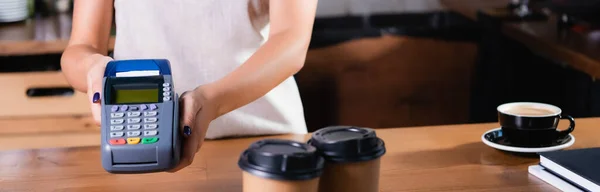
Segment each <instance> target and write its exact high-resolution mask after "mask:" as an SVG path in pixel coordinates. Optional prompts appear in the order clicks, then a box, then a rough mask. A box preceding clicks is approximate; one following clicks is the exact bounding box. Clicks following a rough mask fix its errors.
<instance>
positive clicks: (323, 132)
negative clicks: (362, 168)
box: [308, 126, 385, 162]
mask: <svg viewBox="0 0 600 192" xmlns="http://www.w3.org/2000/svg"><path fill="white" fill-rule="evenodd" d="M308 144H310V145H312V146H315V147H316V148H317V151H318V152H319V153H321V155H322V156H323V157H324V158H325V160H326V161H329V162H358V161H368V160H373V159H377V158H379V157H381V156H383V154H385V144H384V142H383V140H381V139H380V138H378V137H377V135H376V134H375V131H374V130H373V129H369V128H363V127H354V126H331V127H325V128H322V129H319V130H317V131H316V132H314V133H313V135H312V138H311V139H310V140H309V141H308Z"/></svg>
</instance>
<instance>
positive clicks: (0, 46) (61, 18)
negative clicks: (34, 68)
mask: <svg viewBox="0 0 600 192" xmlns="http://www.w3.org/2000/svg"><path fill="white" fill-rule="evenodd" d="M71 22H72V19H71V15H68V14H60V15H54V16H50V17H34V18H30V19H28V20H26V21H23V22H17V23H9V24H0V56H18V55H36V54H61V53H62V52H63V51H64V49H65V48H66V47H67V43H68V41H69V37H70V36H71ZM113 47H114V38H111V39H110V46H109V48H110V49H111V50H112V48H113Z"/></svg>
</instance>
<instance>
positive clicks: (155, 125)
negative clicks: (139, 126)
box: [144, 124, 158, 129]
mask: <svg viewBox="0 0 600 192" xmlns="http://www.w3.org/2000/svg"><path fill="white" fill-rule="evenodd" d="M156 128H158V125H157V124H145V125H144V129H156Z"/></svg>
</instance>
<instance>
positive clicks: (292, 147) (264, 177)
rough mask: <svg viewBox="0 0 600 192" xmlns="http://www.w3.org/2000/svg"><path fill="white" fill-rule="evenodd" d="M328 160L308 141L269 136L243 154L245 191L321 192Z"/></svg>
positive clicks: (241, 159) (242, 164) (241, 158)
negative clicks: (320, 185) (320, 182)
mask: <svg viewBox="0 0 600 192" xmlns="http://www.w3.org/2000/svg"><path fill="white" fill-rule="evenodd" d="M323 164H324V160H323V157H321V156H320V155H319V154H317V152H316V148H314V147H313V146H310V145H308V144H305V143H300V142H295V141H289V140H279V139H265V140H260V141H257V142H254V143H252V144H251V145H250V147H248V149H246V150H245V151H244V152H243V153H242V154H241V156H240V159H239V161H238V166H239V167H240V168H241V169H242V170H243V175H242V177H243V191H244V192H317V190H318V184H319V177H320V176H321V173H322V169H323Z"/></svg>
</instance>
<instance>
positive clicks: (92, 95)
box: [87, 71, 102, 125]
mask: <svg viewBox="0 0 600 192" xmlns="http://www.w3.org/2000/svg"><path fill="white" fill-rule="evenodd" d="M87 81H88V96H89V99H90V110H91V112H92V116H93V118H94V121H95V122H96V124H97V125H100V122H101V119H100V117H101V111H102V110H101V109H102V108H101V106H100V103H101V98H102V96H101V89H102V77H97V75H95V74H94V73H93V72H92V71H90V73H88V77H87Z"/></svg>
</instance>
